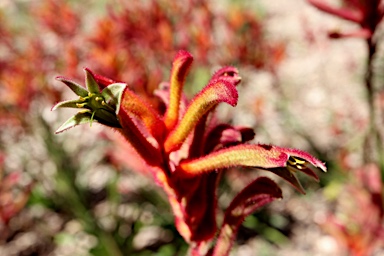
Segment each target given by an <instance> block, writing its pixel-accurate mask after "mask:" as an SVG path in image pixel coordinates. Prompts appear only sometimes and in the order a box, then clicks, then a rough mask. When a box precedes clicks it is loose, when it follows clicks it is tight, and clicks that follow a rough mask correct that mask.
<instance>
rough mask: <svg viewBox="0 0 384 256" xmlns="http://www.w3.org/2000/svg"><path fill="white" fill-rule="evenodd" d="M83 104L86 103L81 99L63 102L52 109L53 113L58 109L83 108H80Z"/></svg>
mask: <svg viewBox="0 0 384 256" xmlns="http://www.w3.org/2000/svg"><path fill="white" fill-rule="evenodd" d="M82 103H84V101H83V100H81V99H76V100H66V101H61V102H59V103H57V104H56V105H55V106H53V107H52V111H54V110H56V109H58V108H81V107H79V106H81V105H79V104H82Z"/></svg>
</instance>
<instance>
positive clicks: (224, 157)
mask: <svg viewBox="0 0 384 256" xmlns="http://www.w3.org/2000/svg"><path fill="white" fill-rule="evenodd" d="M192 61H193V58H192V56H191V54H190V53H188V52H186V51H180V52H179V53H178V54H177V55H176V57H175V59H174V61H173V66H172V71H171V77H170V80H169V82H167V83H162V84H161V87H160V88H159V89H158V90H157V91H155V94H156V95H157V96H158V97H159V98H160V99H161V100H162V101H163V103H164V105H165V106H166V110H165V111H164V112H160V111H158V110H157V109H154V108H152V107H151V105H150V104H149V103H147V102H146V101H145V100H144V99H143V98H141V97H139V96H138V95H136V94H135V93H134V92H133V91H132V90H131V89H130V88H129V86H127V85H126V84H123V83H115V82H114V81H113V80H111V79H109V78H105V77H103V76H100V75H97V74H94V73H92V72H91V71H90V70H88V69H85V76H86V79H85V80H86V81H85V82H86V87H87V88H86V89H85V88H84V87H82V86H81V85H79V84H77V83H75V82H73V81H71V80H68V79H66V78H63V77H59V78H58V80H60V81H62V82H64V83H65V84H66V85H67V86H68V87H69V88H70V89H72V91H74V92H75V93H76V94H77V95H78V96H80V97H79V99H76V100H70V101H64V102H60V103H58V104H57V105H56V106H55V107H54V109H56V108H61V107H73V108H82V109H84V110H82V111H80V112H79V113H77V114H76V115H74V116H73V117H71V118H70V119H69V120H68V121H67V122H65V123H64V124H63V125H62V126H61V127H60V128H59V129H58V130H57V132H61V131H64V130H66V129H68V128H71V127H73V126H75V125H78V124H82V123H90V122H99V123H101V124H104V125H107V126H110V127H113V128H115V129H116V130H118V131H120V132H121V133H122V134H123V135H124V137H125V138H126V139H127V141H128V142H129V143H130V144H131V145H132V146H133V147H134V148H135V149H136V151H137V153H138V154H139V156H140V157H141V158H142V160H143V161H144V162H145V164H146V165H147V167H148V169H149V170H150V172H151V173H152V174H153V177H154V179H155V180H156V182H157V183H158V184H159V186H161V187H162V188H163V189H164V191H165V192H166V194H167V196H168V199H169V203H170V205H171V207H172V210H173V214H174V216H175V222H176V227H177V230H178V231H179V233H180V234H181V235H182V236H183V237H184V239H185V240H186V241H187V242H188V243H190V244H191V254H192V255H202V254H203V252H202V251H203V250H202V248H203V247H204V245H207V244H208V242H212V241H216V246H214V247H212V248H210V249H209V246H205V247H206V248H205V253H207V254H208V255H227V254H228V253H229V249H230V247H231V245H232V243H233V241H234V239H235V235H236V231H237V228H238V227H239V225H240V224H241V222H242V221H243V220H244V218H245V217H246V216H247V215H249V214H251V213H252V212H253V211H255V210H256V209H257V208H259V207H261V206H263V205H265V204H266V203H269V202H271V201H273V200H274V199H276V198H281V197H282V195H281V190H280V188H279V187H278V186H277V185H276V184H275V183H274V182H273V181H272V180H270V179H269V178H265V177H262V178H258V179H256V180H254V181H253V182H251V183H250V184H249V185H248V186H247V187H246V188H244V190H242V191H241V192H240V193H239V194H238V195H237V196H236V197H235V198H234V200H233V201H232V203H231V204H230V206H229V207H228V209H227V210H226V212H225V217H224V221H223V223H222V224H221V228H218V227H217V223H216V208H217V196H216V188H217V184H218V180H219V178H220V176H221V173H222V171H223V170H225V169H226V168H229V167H236V166H238V167H249V168H258V169H262V170H268V171H271V172H273V173H275V174H276V175H278V176H280V177H282V178H283V179H285V180H287V181H288V182H289V183H291V184H292V185H293V186H294V187H295V188H296V189H297V190H298V191H300V192H301V193H304V190H303V188H302V186H301V185H300V183H299V181H298V180H297V179H296V177H295V175H294V174H295V172H297V171H299V172H303V173H305V174H307V175H309V176H311V177H313V178H314V179H316V180H318V177H317V175H316V174H315V172H314V169H317V168H319V169H321V170H323V171H326V167H325V165H324V164H323V163H322V162H320V161H319V160H318V159H316V158H314V157H313V156H311V155H310V154H308V153H306V152H303V151H300V150H297V149H289V148H281V147H278V146H272V145H262V144H250V143H249V141H250V140H252V139H253V137H254V132H253V130H252V129H250V128H245V127H234V126H231V125H228V124H218V123H217V121H216V119H215V118H212V111H213V110H214V109H215V108H216V106H217V105H218V104H219V103H227V104H229V105H231V106H236V104H237V101H238V93H237V89H236V86H237V85H238V84H239V83H240V81H241V78H240V76H239V74H238V71H237V69H236V68H234V67H224V68H221V69H220V70H218V71H217V72H216V73H215V74H213V76H212V78H211V79H210V80H209V81H208V84H207V85H206V86H205V87H204V89H203V90H202V91H201V92H199V93H198V94H197V95H196V96H195V97H194V98H193V99H192V100H190V101H188V100H187V99H186V97H185V95H184V94H183V93H182V89H183V85H184V82H185V78H186V76H187V74H188V72H189V69H190V66H191V64H192ZM127 157H129V156H127ZM215 235H217V239H216V240H214V238H215ZM205 253H204V254H205Z"/></svg>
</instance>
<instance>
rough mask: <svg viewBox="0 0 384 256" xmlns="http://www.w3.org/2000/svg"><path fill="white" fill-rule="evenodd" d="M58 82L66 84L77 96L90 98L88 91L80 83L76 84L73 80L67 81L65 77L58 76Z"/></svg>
mask: <svg viewBox="0 0 384 256" xmlns="http://www.w3.org/2000/svg"><path fill="white" fill-rule="evenodd" d="M56 80H58V81H60V82H63V83H65V85H67V86H68V87H69V88H70V89H71V90H72V91H73V92H74V93H75V94H76V95H78V96H80V97H86V96H88V91H87V90H86V89H85V88H84V87H83V86H81V85H79V84H78V83H75V82H73V81H71V80H68V79H66V78H65V77H62V76H58V77H56Z"/></svg>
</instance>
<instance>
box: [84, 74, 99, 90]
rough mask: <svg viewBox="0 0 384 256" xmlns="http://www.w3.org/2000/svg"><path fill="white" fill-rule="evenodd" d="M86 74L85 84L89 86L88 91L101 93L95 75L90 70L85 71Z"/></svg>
mask: <svg viewBox="0 0 384 256" xmlns="http://www.w3.org/2000/svg"><path fill="white" fill-rule="evenodd" d="M84 72H85V84H86V85H87V89H88V91H89V92H90V93H97V94H98V93H100V89H99V85H98V84H97V82H96V80H95V78H94V77H93V74H92V73H91V72H90V71H89V69H84Z"/></svg>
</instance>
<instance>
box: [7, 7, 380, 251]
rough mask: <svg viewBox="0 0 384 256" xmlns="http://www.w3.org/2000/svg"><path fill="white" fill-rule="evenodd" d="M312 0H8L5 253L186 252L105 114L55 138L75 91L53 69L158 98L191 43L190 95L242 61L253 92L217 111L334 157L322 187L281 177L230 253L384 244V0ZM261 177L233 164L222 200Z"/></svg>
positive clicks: (277, 140)
mask: <svg viewBox="0 0 384 256" xmlns="http://www.w3.org/2000/svg"><path fill="white" fill-rule="evenodd" d="M310 2H312V4H311V3H310ZM313 2H316V1H305V0H291V1H278V0H269V1H268V0H259V1H245V0H244V1H230V0H226V1H218V0H185V1H166V0H160V1H155V0H145V1H144V0H143V1H124V0H112V1H106V0H104V1H92V0H85V1H74V0H1V1H0V255H10V256H11V255H57V256H59V255H60V256H64V255H84V256H85V255H159V256H160V255H161V256H168V255H185V253H186V252H187V249H188V245H187V244H186V243H185V242H184V241H183V239H182V237H181V236H180V235H179V234H178V233H177V231H176V228H175V226H174V223H173V216H172V213H171V210H170V207H169V205H168V202H167V198H166V196H165V194H164V193H163V192H162V191H161V189H160V188H158V187H157V186H156V185H155V183H154V182H153V180H152V179H151V177H150V176H149V175H148V173H146V171H145V169H144V168H137V166H138V164H137V163H135V162H134V159H131V158H129V155H130V154H133V152H132V149H131V148H130V147H129V146H127V145H126V144H125V142H124V141H122V139H121V138H120V137H119V136H118V135H117V134H116V133H114V132H113V131H111V129H109V128H107V127H102V126H100V125H97V124H94V125H92V127H91V128H90V127H89V126H87V125H84V126H78V127H76V128H74V129H71V130H70V131H68V132H64V133H60V134H57V135H56V134H55V133H54V132H55V130H56V129H57V128H58V127H59V126H60V124H61V123H63V122H64V121H65V120H66V119H67V118H69V117H70V116H71V113H74V112H73V111H72V110H60V111H55V112H52V111H51V108H52V106H53V105H54V104H55V103H57V102H58V101H60V100H64V99H72V98H73V96H74V95H73V94H71V93H72V92H71V91H70V90H67V88H66V86H64V85H63V84H62V83H60V82H58V81H55V79H54V78H55V77H56V76H58V75H63V76H66V77H69V78H72V79H73V80H75V81H77V82H79V83H81V84H84V83H83V70H82V69H83V68H84V67H88V68H90V69H91V70H93V71H95V72H96V73H99V74H102V75H104V76H107V77H110V78H113V79H115V80H118V81H124V82H126V83H128V84H129V85H130V86H131V87H132V88H133V89H134V90H135V91H136V92H137V93H138V94H140V95H141V96H142V97H145V98H146V99H147V100H149V101H151V102H152V104H154V105H156V104H157V102H156V99H155V98H154V97H153V94H152V93H153V91H154V90H155V89H156V88H157V86H158V85H159V83H160V82H162V81H166V80H167V79H168V77H169V74H170V70H171V63H172V60H173V57H174V55H175V54H176V52H177V51H178V50H180V49H185V50H188V51H189V52H191V53H192V55H193V56H194V63H193V66H192V69H191V72H190V75H189V77H188V80H187V85H186V92H187V94H188V95H189V97H192V96H193V95H194V93H196V92H197V91H199V90H200V89H201V88H202V87H203V86H204V85H205V84H206V82H207V81H208V79H209V77H210V75H211V74H212V73H213V72H214V71H215V70H217V69H218V68H219V67H221V66H225V65H233V66H236V67H237V68H238V69H239V71H240V75H241V77H242V83H241V85H240V87H239V103H238V106H237V107H236V108H230V107H227V106H223V107H220V108H219V109H218V115H219V117H220V118H221V119H222V120H223V121H227V122H230V123H231V124H234V125H242V126H249V127H252V128H254V129H255V132H256V139H255V142H260V143H268V144H275V145H279V146H285V147H294V148H299V149H302V150H306V151H308V152H310V153H311V154H313V155H314V156H316V157H317V158H319V159H321V160H322V161H325V162H326V164H327V167H328V173H325V174H324V173H321V174H320V173H319V175H320V183H319V184H318V183H315V182H313V181H312V180H307V179H305V177H300V178H302V180H301V182H302V184H303V185H304V187H305V188H306V192H307V194H306V195H304V196H303V195H300V194H299V193H297V192H296V191H294V190H293V189H292V188H291V187H289V186H288V185H286V184H285V183H284V182H281V180H279V179H278V178H276V177H272V178H273V179H274V180H276V182H278V183H279V184H281V186H282V188H283V196H284V199H283V200H281V201H276V202H273V203H272V204H270V205H268V206H267V207H265V208H264V209H263V210H261V211H258V212H256V213H254V214H253V215H251V216H249V217H248V218H247V219H246V220H245V222H244V223H243V225H242V227H241V228H240V230H239V234H238V238H237V241H236V244H235V246H234V248H233V251H232V254H233V255H255V252H257V255H361V256H362V255H384V248H383V246H384V243H383V241H384V222H383V186H382V183H383V176H384V164H383V162H384V155H383V152H384V151H383V143H384V139H383V138H384V131H383V130H384V128H383V127H384V126H383V123H384V122H383V120H384V115H383V113H384V112H383V109H384V86H383V84H384V77H383V76H382V74H383V71H384V59H383V57H384V56H383V51H382V49H381V48H382V47H381V45H382V44H381V39H382V36H383V33H382V29H381V27H382V26H381V25H380V24H379V21H381V20H378V21H377V22H376V23H377V24H376V25H377V26H374V27H373V28H372V27H369V28H370V29H371V31H370V32H371V35H369V34H364V33H365V32H366V30H364V29H365V28H366V27H367V26H366V25H365V24H366V23H367V22H368V21H369V18H370V17H373V16H372V15H373V14H374V13H378V15H379V14H382V13H383V11H382V8H381V7H382V6H379V4H378V5H377V6H374V3H373V2H375V3H376V2H377V1H372V2H371V1H357V0H349V1H348V0H344V1H332V0H329V1H326V2H327V3H329V6H337V7H340V8H346V9H343V10H352V12H354V13H362V15H363V16H364V15H365V16H364V17H365V18H366V19H365V20H363V21H362V22H361V23H358V22H353V21H351V20H352V19H349V20H346V18H345V17H344V18H343V17H342V18H340V17H338V15H335V14H337V13H335V12H334V13H333V14H334V15H332V14H329V13H325V12H324V11H322V10H319V6H317V5H316V4H314V3H313ZM378 2H380V1H378ZM376 7H377V8H376ZM379 7H380V8H381V9H380V8H379ZM320 9H321V8H320ZM323 9H326V8H323ZM329 10H331V11H332V8H331V9H329ZM331 13H332V12H331ZM339 16H340V15H339ZM364 22H365V23H364ZM359 29H363V30H364V31H363V32H364V33H363V32H362V33H363V34H357V35H355V34H348V33H345V31H347V32H348V31H355V30H357V31H360V30H359ZM367 46H368V47H367ZM373 46H374V47H373ZM372 50H373V53H372ZM369 88H371V89H369ZM134 167H136V168H134ZM260 174H262V175H265V173H263V172H262V171H259V170H254V171H252V172H249V171H247V172H242V171H241V170H230V171H228V172H226V174H225V176H224V178H223V180H222V182H221V184H220V189H219V205H220V207H221V208H222V209H225V208H226V207H227V206H228V204H229V202H230V200H231V199H232V198H233V196H234V195H235V194H236V193H237V192H239V191H240V190H241V189H242V188H243V187H244V186H246V185H247V184H248V183H249V180H250V179H251V178H254V177H256V176H257V175H260Z"/></svg>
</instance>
